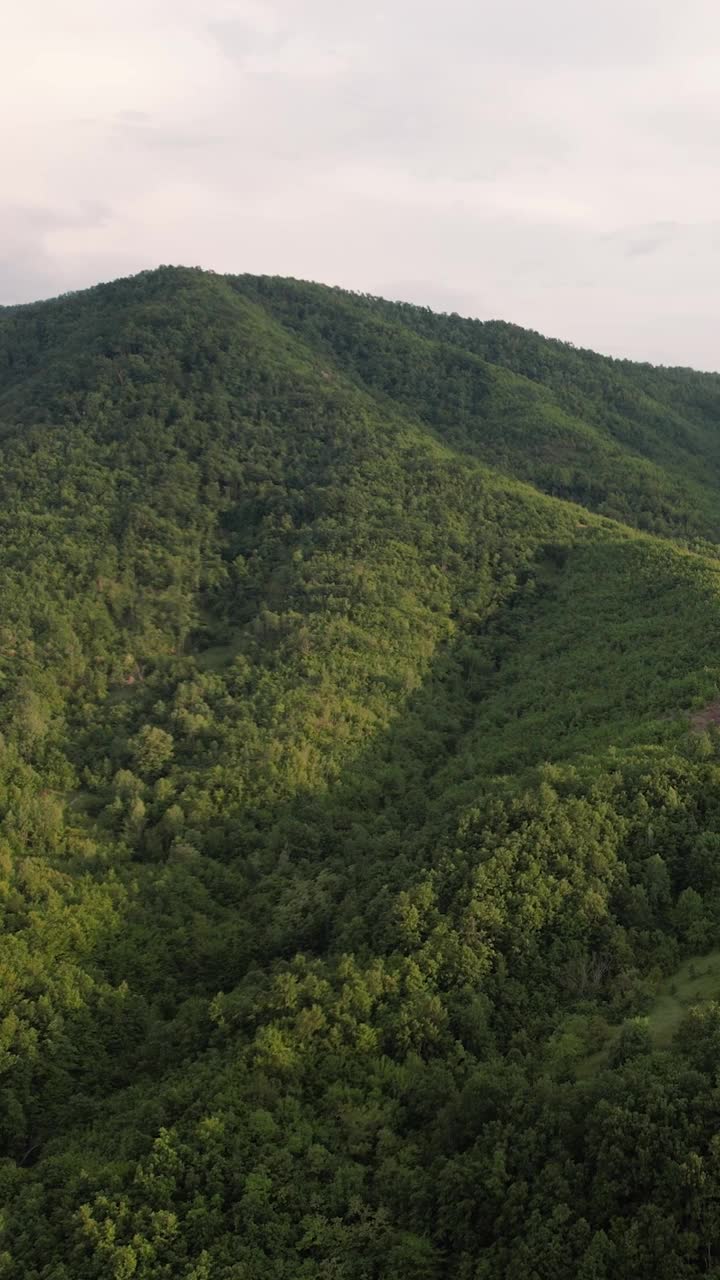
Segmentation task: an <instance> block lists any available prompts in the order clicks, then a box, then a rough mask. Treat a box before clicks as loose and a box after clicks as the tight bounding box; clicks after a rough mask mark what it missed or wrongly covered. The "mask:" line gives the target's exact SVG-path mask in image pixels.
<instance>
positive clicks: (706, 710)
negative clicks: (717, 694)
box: [690, 698, 720, 733]
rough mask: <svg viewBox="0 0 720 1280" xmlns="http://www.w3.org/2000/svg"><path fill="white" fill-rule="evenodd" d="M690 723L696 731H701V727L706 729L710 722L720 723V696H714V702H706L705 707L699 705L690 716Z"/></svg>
mask: <svg viewBox="0 0 720 1280" xmlns="http://www.w3.org/2000/svg"><path fill="white" fill-rule="evenodd" d="M690 724H691V725H692V727H693V729H695V730H696V731H697V733H702V731H703V729H707V728H708V727H709V726H710V725H711V724H720V698H716V699H715V701H714V702H708V704H707V706H706V707H701V708H700V710H699V711H694V712H693V714H692V715H691V717H690Z"/></svg>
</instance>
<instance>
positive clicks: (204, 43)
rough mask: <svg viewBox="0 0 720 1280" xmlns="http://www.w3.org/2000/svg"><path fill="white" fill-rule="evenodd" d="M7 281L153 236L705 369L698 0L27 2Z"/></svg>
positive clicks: (12, 48)
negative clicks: (542, 1) (594, 1)
mask: <svg viewBox="0 0 720 1280" xmlns="http://www.w3.org/2000/svg"><path fill="white" fill-rule="evenodd" d="M0 69H1V70H2V75H1V76H0V163H2V172H3V175H4V186H3V189H2V192H0V302H13V301H21V300H28V299H31V298H35V297H38V296H43V295H47V294H51V293H54V292H58V291H60V290H64V289H68V288H75V287H80V286H83V285H86V284H90V283H93V282H94V281H96V280H98V279H107V278H110V277H111V276H113V275H116V274H119V273H127V272H130V271H135V270H139V269H142V268H144V267H147V266H152V265H155V264H157V263H159V262H186V263H190V264H192V265H196V264H202V265H205V266H207V267H212V268H214V269H216V270H226V271H258V272H271V273H278V274H288V275H294V276H299V277H306V278H312V279H318V280H323V281H326V282H328V283H333V284H341V285H345V286H347V287H349V288H356V289H361V290H364V291H370V292H374V293H385V294H388V295H390V296H394V297H403V296H404V297H407V298H409V299H411V300H413V301H418V302H423V303H427V304H429V305H431V306H436V307H438V308H442V309H457V310H459V311H462V312H465V313H468V314H474V315H478V316H480V317H483V318H486V317H489V316H500V317H503V318H505V319H508V320H513V321H515V322H517V323H520V324H526V325H531V326H532V327H535V328H539V329H540V330H542V331H544V332H546V333H551V334H554V335H557V336H560V337H564V338H568V339H571V340H572V341H574V342H576V343H583V344H585V345H590V346H594V347H596V348H598V349H600V350H606V351H610V352H612V353H615V354H626V355H631V356H635V357H638V358H645V359H654V360H657V361H662V362H664V363H682V364H688V363H692V364H696V365H700V366H702V367H713V368H718V367H720V351H718V349H717V344H716V340H715V332H716V329H717V309H718V303H717V298H718V296H720V289H719V286H720V234H719V231H718V228H719V227H720V183H718V180H717V161H716V148H717V142H716V139H717V138H718V137H719V136H720V132H719V130H720V87H719V85H720V76H719V74H718V72H719V71H720V10H719V9H718V7H717V6H716V4H715V2H714V0H712V2H710V0H686V3H685V4H684V5H683V6H682V7H681V6H679V5H677V4H676V3H674V0H606V2H605V3H604V4H603V5H595V4H591V3H589V0H585V3H583V0H547V3H545V4H544V5H540V4H537V3H536V0H503V3H502V4H500V3H498V0H492V3H490V2H489V0H447V2H446V4H444V5H442V6H440V5H438V4H437V2H436V0H382V2H381V0H367V2H366V3H364V4H363V5H352V6H351V5H344V4H341V3H338V0H124V3H123V4H122V5H118V6H108V5H101V4H99V3H98V2H97V0H64V3H63V4H62V5H58V4H57V3H56V2H55V0H27V2H26V3H24V4H23V5H22V6H12V7H11V8H10V9H9V10H8V13H7V14H6V15H5V26H4V31H3V43H2V52H1V53H0Z"/></svg>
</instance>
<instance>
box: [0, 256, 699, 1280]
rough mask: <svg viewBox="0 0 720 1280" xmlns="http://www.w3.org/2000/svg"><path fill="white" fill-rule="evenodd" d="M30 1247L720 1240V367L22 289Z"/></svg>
mask: <svg viewBox="0 0 720 1280" xmlns="http://www.w3.org/2000/svg"><path fill="white" fill-rule="evenodd" d="M0 453H1V455H2V456H1V459H0V489H1V497H2V501H1V503H0V526H1V536H0V602H1V604H2V609H1V611H0V730H1V731H2V739H1V742H0V877H1V878H0V890H1V899H0V900H1V902H2V911H3V930H2V934H1V935H0V971H1V973H2V983H1V984H0V1001H1V1002H2V1009H1V1011H0V1069H1V1076H0V1088H1V1090H2V1106H1V1107H0V1143H1V1146H2V1159H0V1186H1V1188H2V1205H3V1209H2V1215H1V1218H0V1225H1V1227H2V1239H1V1242H0V1277H2V1280H76V1278H77V1280H84V1278H86V1277H92V1278H97V1280H100V1278H101V1277H102V1278H103V1280H105V1278H107V1277H109V1278H111V1280H130V1278H131V1277H133V1278H135V1280H316V1278H320V1277H327V1278H328V1280H445V1278H446V1277H450V1278H452V1280H643V1278H644V1277H647V1278H648V1280H650V1278H651V1277H652V1278H653V1280H682V1278H683V1277H694V1276H701V1275H703V1276H706V1275H710V1276H715V1277H720V1080H719V1079H718V1063H719V1062H720V1056H719V1055H720V739H719V738H718V734H717V730H716V728H715V723H714V722H715V720H716V719H718V720H719V721H720V701H717V702H716V700H717V699H719V698H720V547H719V545H718V544H720V503H719V502H718V494H719V492H720V377H718V376H717V375H714V374H697V373H694V372H692V371H690V370H684V369H655V368H652V367H650V366H646V365H634V364H631V363H628V362H625V361H617V360H610V359H605V358H603V357H600V356H597V355H594V354H593V353H591V352H586V351H580V350H576V349H575V348H573V347H571V346H568V345H566V344H562V343H558V342H553V341H549V340H546V339H544V338H541V337H540V336H539V335H537V334H534V333H529V332H526V331H524V330H522V329H518V328H516V327H514V326H512V325H506V324H500V323H480V322H476V321H470V320H463V319H461V318H460V317H457V316H439V315H434V314H432V313H431V312H429V311H427V310H424V309H421V308H416V307H411V306H406V305H402V304H395V303H389V302H385V301H383V300H380V299H376V298H371V297H365V296H358V295H350V294H347V293H344V292H342V291H340V290H334V289H328V288H324V287H321V286H317V285H310V284H302V283H299V282H296V281H290V280H280V279H275V278H268V277H250V276H235V277H231V276H227V277H225V276H219V275H214V274H212V273H203V272H201V271H195V270H186V269H180V268H162V269H160V270H158V271H155V272H149V273H145V274H143V275H140V276H137V277H135V278H133V279H129V280H122V281H117V282H115V283H113V284H110V285H102V286H99V287H97V288H95V289H91V290H89V291H87V292H83V293H79V294H74V295H69V296H66V297H63V298H59V299H57V300H54V301H51V302H43V303H38V304H33V305H31V306H23V307H11V308H2V309H0Z"/></svg>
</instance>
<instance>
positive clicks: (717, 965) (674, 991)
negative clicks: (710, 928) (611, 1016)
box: [647, 950, 720, 1049]
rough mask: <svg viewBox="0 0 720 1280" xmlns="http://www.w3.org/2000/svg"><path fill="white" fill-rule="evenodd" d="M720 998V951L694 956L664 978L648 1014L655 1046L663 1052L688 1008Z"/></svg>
mask: <svg viewBox="0 0 720 1280" xmlns="http://www.w3.org/2000/svg"><path fill="white" fill-rule="evenodd" d="M719 999H720V950H717V951H711V952H710V953H709V954H708V955H706V956H692V957H691V958H690V959H689V960H686V961H685V962H684V963H683V964H681V966H680V968H679V969H676V971H675V973H673V974H671V975H670V976H669V977H668V978H665V979H664V981H663V982H662V984H661V985H660V987H659V988H658V992H657V995H656V997H655V1000H654V1001H653V1004H652V1006H651V1008H650V1009H649V1011H648V1015H647V1017H648V1027H649V1029H650V1034H651V1036H652V1038H653V1043H654V1044H655V1045H656V1046H657V1048H658V1049H664V1048H665V1047H666V1046H667V1045H668V1044H669V1043H670V1041H671V1040H672V1038H673V1036H674V1034H675V1032H676V1031H677V1029H678V1027H679V1026H680V1023H681V1022H682V1020H683V1018H684V1017H685V1015H686V1013H687V1012H688V1009H691V1008H692V1007H693V1005H701V1004H706V1003H707V1001H708V1000H719Z"/></svg>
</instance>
